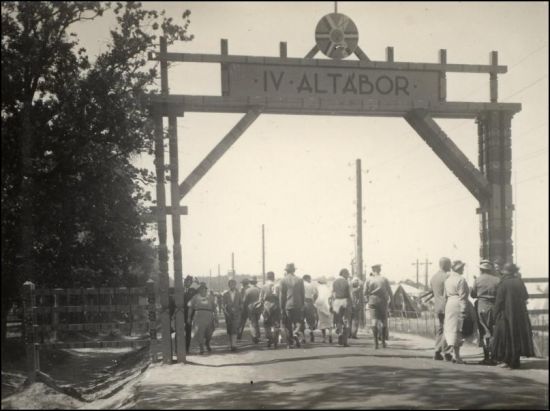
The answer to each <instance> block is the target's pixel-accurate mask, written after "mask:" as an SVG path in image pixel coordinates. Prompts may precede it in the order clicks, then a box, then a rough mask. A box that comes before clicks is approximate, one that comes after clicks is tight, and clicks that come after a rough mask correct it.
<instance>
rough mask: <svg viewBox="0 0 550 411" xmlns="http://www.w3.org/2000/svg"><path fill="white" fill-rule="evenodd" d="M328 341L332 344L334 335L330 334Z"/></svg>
mask: <svg viewBox="0 0 550 411" xmlns="http://www.w3.org/2000/svg"><path fill="white" fill-rule="evenodd" d="M328 343H329V344H332V335H329V336H328Z"/></svg>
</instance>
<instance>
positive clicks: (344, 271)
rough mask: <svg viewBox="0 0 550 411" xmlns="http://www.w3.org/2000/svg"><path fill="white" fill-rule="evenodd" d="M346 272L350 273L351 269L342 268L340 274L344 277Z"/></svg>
mask: <svg viewBox="0 0 550 411" xmlns="http://www.w3.org/2000/svg"><path fill="white" fill-rule="evenodd" d="M345 274H347V275H349V270H348V269H347V268H342V269H341V270H340V275H341V276H342V277H343V276H344V275H345Z"/></svg>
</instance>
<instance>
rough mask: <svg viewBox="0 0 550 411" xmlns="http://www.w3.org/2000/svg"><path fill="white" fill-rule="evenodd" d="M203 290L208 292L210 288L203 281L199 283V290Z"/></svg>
mask: <svg viewBox="0 0 550 411" xmlns="http://www.w3.org/2000/svg"><path fill="white" fill-rule="evenodd" d="M201 288H204V289H205V290H208V286H207V285H206V283H205V282H204V281H201V282H200V283H199V288H198V289H199V290H200V289H201Z"/></svg>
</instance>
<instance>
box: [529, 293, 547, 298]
mask: <svg viewBox="0 0 550 411" xmlns="http://www.w3.org/2000/svg"><path fill="white" fill-rule="evenodd" d="M529 298H531V299H536V300H537V299H541V298H548V293H541V294H529Z"/></svg>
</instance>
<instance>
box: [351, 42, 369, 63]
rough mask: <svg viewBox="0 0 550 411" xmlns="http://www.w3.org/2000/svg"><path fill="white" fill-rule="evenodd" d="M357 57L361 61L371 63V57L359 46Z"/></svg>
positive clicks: (356, 50) (356, 51)
mask: <svg viewBox="0 0 550 411" xmlns="http://www.w3.org/2000/svg"><path fill="white" fill-rule="evenodd" d="M355 55H356V56H357V58H358V59H359V60H363V61H371V60H370V58H369V56H367V55H366V54H365V52H364V51H363V49H362V48H361V47H359V46H357V48H356V49H355Z"/></svg>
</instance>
